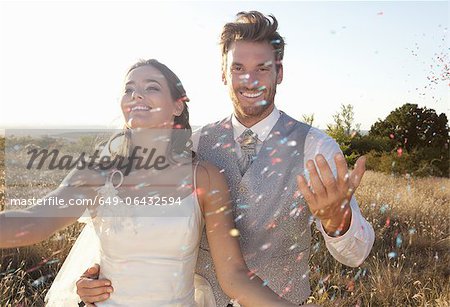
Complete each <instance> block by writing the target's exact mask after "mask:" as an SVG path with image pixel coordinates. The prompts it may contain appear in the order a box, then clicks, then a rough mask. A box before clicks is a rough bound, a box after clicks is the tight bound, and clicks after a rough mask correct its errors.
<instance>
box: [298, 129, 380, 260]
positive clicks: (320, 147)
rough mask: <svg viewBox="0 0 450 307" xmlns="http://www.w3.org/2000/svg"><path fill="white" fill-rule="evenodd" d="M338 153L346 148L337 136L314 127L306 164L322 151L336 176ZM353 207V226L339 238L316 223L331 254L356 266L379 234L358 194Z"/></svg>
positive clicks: (307, 149) (352, 199)
mask: <svg viewBox="0 0 450 307" xmlns="http://www.w3.org/2000/svg"><path fill="white" fill-rule="evenodd" d="M336 153H342V151H341V149H340V148H339V145H338V144H337V143H336V141H335V140H334V139H333V138H331V137H330V136H328V135H326V134H325V133H323V132H322V131H320V130H319V129H316V128H311V129H310V131H309V133H308V135H307V138H306V141H305V156H304V162H305V165H306V162H307V161H308V160H314V157H315V156H316V155H317V154H322V155H323V156H324V157H325V159H326V160H327V162H328V164H329V165H330V167H331V170H332V172H333V174H334V176H335V177H336V175H337V171H336V165H335V163H334V155H335V154H336ZM305 176H306V179H307V180H309V174H308V173H305ZM350 208H351V210H352V220H351V223H350V227H349V229H348V230H347V231H346V232H345V233H344V234H342V235H340V236H337V237H331V236H329V235H328V234H327V233H326V232H325V230H324V229H323V226H322V223H321V222H320V220H319V219H316V226H317V228H318V229H319V231H320V232H321V233H322V235H323V237H324V239H325V244H326V246H327V249H328V250H329V252H330V254H331V255H332V256H333V257H334V258H335V259H336V260H337V261H339V262H341V263H342V264H345V265H347V266H351V267H356V266H359V265H360V264H361V263H363V261H364V260H365V259H366V258H367V256H368V255H369V253H370V250H371V249H372V246H373V243H374V240H375V233H374V231H373V228H372V226H371V225H370V224H369V223H368V222H367V221H366V219H365V218H364V217H363V216H362V214H361V210H360V209H359V206H358V203H357V201H356V199H355V197H354V196H352V198H351V200H350Z"/></svg>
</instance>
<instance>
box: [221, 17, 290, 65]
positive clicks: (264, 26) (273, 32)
mask: <svg viewBox="0 0 450 307" xmlns="http://www.w3.org/2000/svg"><path fill="white" fill-rule="evenodd" d="M277 29H278V21H277V19H276V18H275V17H274V16H273V15H268V16H265V15H264V14H262V13H260V12H258V11H250V12H239V13H237V14H236V20H235V21H234V22H229V23H226V24H225V25H224V26H223V29H222V33H221V35H220V47H221V49H222V69H223V71H225V68H226V65H227V53H228V51H229V49H230V47H231V44H232V43H234V42H236V41H240V40H242V41H248V42H268V43H269V44H271V45H272V47H273V49H274V52H275V60H276V67H277V71H278V70H279V67H281V61H282V60H283V56H284V45H285V42H284V39H283V37H282V36H281V35H280V34H279V33H278V31H277Z"/></svg>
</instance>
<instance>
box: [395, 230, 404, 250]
mask: <svg viewBox="0 0 450 307" xmlns="http://www.w3.org/2000/svg"><path fill="white" fill-rule="evenodd" d="M402 242H403V239H402V234H401V233H399V234H398V235H397V238H396V239H395V245H396V246H397V248H400V247H401V246H402Z"/></svg>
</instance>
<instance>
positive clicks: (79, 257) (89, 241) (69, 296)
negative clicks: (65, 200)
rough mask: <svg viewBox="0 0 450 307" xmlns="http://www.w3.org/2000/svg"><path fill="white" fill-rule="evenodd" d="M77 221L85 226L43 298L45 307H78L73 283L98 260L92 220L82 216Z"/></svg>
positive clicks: (98, 246) (97, 241) (98, 255)
mask: <svg viewBox="0 0 450 307" xmlns="http://www.w3.org/2000/svg"><path fill="white" fill-rule="evenodd" d="M78 221H79V222H83V223H86V225H85V226H84V228H83V230H82V232H81V233H80V235H79V236H78V238H77V240H76V241H75V244H74V245H73V247H72V249H71V250H70V253H69V255H68V256H67V258H66V260H65V261H64V263H63V265H62V267H61V269H60V270H59V272H58V275H56V278H55V280H54V281H53V284H52V286H51V288H50V290H49V291H48V293H47V295H46V296H45V302H46V306H47V307H61V306H65V307H72V306H74V307H78V303H79V302H80V297H79V296H78V294H77V293H76V291H77V289H76V285H75V283H76V281H77V280H78V279H79V278H80V276H81V275H82V274H83V272H84V271H86V269H87V268H89V266H91V265H92V264H94V263H97V262H99V260H100V243H99V240H98V237H97V234H96V232H95V228H94V225H93V223H92V220H91V219H90V218H86V217H85V216H83V217H81V218H80V219H79V220H78Z"/></svg>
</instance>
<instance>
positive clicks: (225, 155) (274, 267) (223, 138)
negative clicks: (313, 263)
mask: <svg viewBox="0 0 450 307" xmlns="http://www.w3.org/2000/svg"><path fill="white" fill-rule="evenodd" d="M309 128H310V126H308V125H306V124H303V123H300V122H298V121H296V120H294V119H292V118H291V117H289V116H287V115H286V114H284V113H281V116H280V118H279V119H278V121H277V123H276V124H275V126H274V128H273V129H272V131H271V132H270V134H269V136H268V137H267V139H266V140H265V141H264V143H263V144H262V148H261V149H260V151H259V153H258V156H257V158H256V160H254V162H253V163H252V165H251V166H250V168H249V169H248V170H247V172H246V173H245V174H244V176H241V174H240V172H239V167H238V164H237V156H236V153H235V152H234V148H235V141H234V137H233V128H232V125H231V117H228V118H226V119H224V120H222V121H220V122H217V123H214V124H211V125H208V126H205V127H203V129H202V134H201V137H200V141H199V146H198V151H197V153H198V157H199V159H200V160H206V161H209V162H211V163H212V164H214V165H216V166H217V167H218V168H219V169H223V170H224V175H225V177H226V179H227V181H228V185H229V187H230V194H231V199H232V201H233V214H234V218H235V222H236V227H237V228H238V229H239V231H240V244H241V249H242V253H243V255H244V258H245V261H246V263H247V266H248V267H249V269H250V270H253V271H255V272H256V274H257V275H258V276H259V277H260V278H261V279H263V280H264V281H265V282H266V283H267V285H268V286H269V287H270V288H271V289H272V290H274V291H275V292H277V293H278V294H282V295H283V297H285V298H286V299H288V300H290V301H291V302H294V303H301V302H303V301H305V300H306V298H308V296H309V294H310V286H309V277H308V271H309V269H308V260H309V249H310V244H311V228H310V225H311V223H312V219H311V218H310V215H311V214H310V212H309V209H308V206H307V205H305V203H304V202H303V200H302V199H300V197H298V195H297V193H296V191H297V181H296V176H297V174H302V173H303V168H304V165H303V160H304V154H303V152H304V144H305V139H306V135H307V133H308V131H309ZM196 271H197V273H199V274H200V275H202V276H204V277H205V278H207V279H208V281H209V282H210V283H211V285H212V287H213V290H214V295H215V297H216V301H217V305H218V306H219V307H224V306H226V304H227V302H228V301H229V299H228V298H227V296H226V295H225V294H224V293H223V292H222V290H221V289H220V287H219V285H218V282H217V280H216V277H215V273H214V266H213V263H212V259H211V256H210V253H209V247H208V244H207V240H206V234H205V232H204V233H203V237H202V242H201V246H200V252H199V259H198V262H197V270H196Z"/></svg>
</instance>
